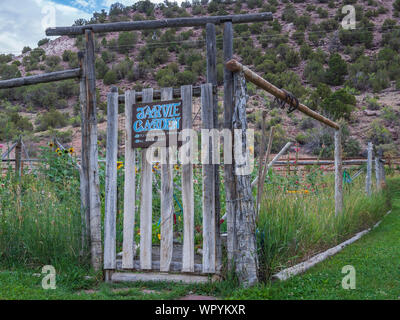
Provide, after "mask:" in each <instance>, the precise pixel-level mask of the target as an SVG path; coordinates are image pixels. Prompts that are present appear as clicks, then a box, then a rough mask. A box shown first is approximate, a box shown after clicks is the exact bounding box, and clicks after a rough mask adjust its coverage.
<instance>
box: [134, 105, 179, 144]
mask: <svg viewBox="0 0 400 320" xmlns="http://www.w3.org/2000/svg"><path fill="white" fill-rule="evenodd" d="M132 130H133V136H132V137H133V139H132V147H133V148H149V147H151V145H153V144H154V142H156V141H162V140H165V146H168V145H169V143H170V141H171V139H170V136H172V135H175V140H176V136H177V133H178V132H180V131H182V100H171V101H162V102H152V103H142V104H137V105H134V106H133V124H132ZM157 131H158V133H157ZM160 131H163V132H164V134H165V138H164V139H161V140H160V135H159V132H160ZM171 143H172V142H171Z"/></svg>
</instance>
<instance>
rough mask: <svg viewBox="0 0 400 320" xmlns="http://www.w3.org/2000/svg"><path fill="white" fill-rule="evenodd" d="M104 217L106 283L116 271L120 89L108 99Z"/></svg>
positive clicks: (115, 88) (113, 88)
mask: <svg viewBox="0 0 400 320" xmlns="http://www.w3.org/2000/svg"><path fill="white" fill-rule="evenodd" d="M106 158H107V159H106V182H105V184H106V185H105V188H106V189H105V197H106V199H105V215H104V270H105V276H106V281H110V280H111V275H112V272H113V271H115V269H116V250H117V248H116V219H117V179H118V172H117V161H118V89H117V87H112V88H111V93H109V94H108V97H107V153H106Z"/></svg>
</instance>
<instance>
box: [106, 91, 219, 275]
mask: <svg viewBox="0 0 400 320" xmlns="http://www.w3.org/2000/svg"><path fill="white" fill-rule="evenodd" d="M194 95H197V96H201V119H202V126H201V129H212V128H213V105H214V102H213V95H214V93H213V86H212V84H204V85H201V86H200V87H196V88H193V87H192V86H190V85H189V86H183V87H181V88H180V90H179V89H172V88H163V89H161V90H160V91H154V90H153V89H144V90H143V92H135V91H128V92H126V93H125V96H124V97H123V96H122V97H121V96H120V97H118V93H117V90H116V88H114V89H113V91H112V92H111V93H110V94H109V95H108V129H107V168H106V201H105V227H104V269H105V270H106V278H107V280H109V281H110V280H113V281H118V280H121V279H123V280H124V281H125V280H129V279H128V278H129V277H127V273H114V272H115V270H119V271H125V272H126V271H147V272H148V271H153V272H154V271H157V272H162V273H170V272H171V273H173V272H174V273H177V272H178V273H191V274H198V275H200V274H202V275H210V274H215V273H217V272H218V270H219V266H218V265H217V257H216V252H217V245H216V244H217V243H219V241H217V237H219V234H217V232H216V230H217V228H216V217H215V194H214V192H215V187H214V184H215V182H214V180H215V171H214V170H215V165H213V164H205V165H202V166H201V170H202V182H200V183H202V230H197V232H199V231H200V232H201V233H202V236H203V242H202V255H199V254H198V252H195V232H196V230H195V222H194V219H195V199H194V197H195V193H194V186H195V183H197V182H195V181H194V175H193V163H190V164H183V165H182V166H181V170H180V171H178V173H176V170H174V165H173V164H172V163H168V164H162V165H161V167H160V168H159V169H160V171H158V170H159V169H158V168H156V169H154V164H151V163H149V162H148V161H147V160H146V152H147V149H141V150H139V149H133V148H132V139H134V137H133V136H132V135H133V133H132V132H133V130H132V125H133V105H135V104H137V103H139V102H140V100H141V102H142V103H151V102H154V101H157V100H159V101H169V100H172V99H173V98H180V99H181V100H182V117H183V122H182V129H193V116H194V112H193V96H194ZM118 99H119V100H120V101H121V100H124V101H125V138H126V139H125V166H124V168H125V182H124V183H125V186H124V210H123V211H124V217H123V250H122V257H121V256H120V255H117V254H116V208H117V205H116V202H117V152H118V142H117V141H118ZM191 139H193V138H191V137H187V139H186V141H183V145H182V147H183V146H185V145H186V144H187V143H193V141H191ZM210 143H212V142H210ZM182 147H181V148H182ZM210 150H212V149H210ZM178 159H179V157H178ZM138 172H140V181H136V180H137V179H136V174H137V173H138ZM155 174H157V176H160V177H161V187H160V188H159V190H160V191H161V196H160V198H161V200H160V209H159V212H155V209H154V206H153V192H154V183H155V181H154V180H155V179H154V175H155ZM174 174H175V175H176V174H180V175H181V177H180V182H181V186H179V185H178V184H179V183H176V184H175V183H174ZM179 189H181V190H179ZM137 190H138V191H139V192H137ZM174 190H179V191H180V192H179V193H180V194H181V196H180V199H177V197H176V196H175V195H174ZM137 194H138V197H139V199H136V197H137ZM136 200H138V201H136ZM176 201H178V202H180V203H181V204H182V205H181V207H182V216H181V219H180V220H182V223H183V230H180V231H182V238H183V240H181V241H178V239H176V236H174V235H175V234H176V233H175V232H174V231H177V230H174V222H175V219H174V202H176ZM137 203H139V206H138V207H139V208H136V204H137ZM137 211H138V212H137ZM139 213H140V214H139ZM136 215H138V216H140V218H139V221H135V216H136ZM158 215H159V216H160V221H159V225H160V234H159V235H160V237H159V239H160V245H159V246H158V245H155V244H154V243H153V236H154V234H153V225H154V224H157V221H155V219H154V218H155V217H156V216H158ZM137 224H139V226H140V241H139V243H137V244H136V243H135V236H136V234H137V231H135V230H137V226H136V229H135V225H137ZM197 229H199V228H197ZM137 252H139V254H137ZM131 276H134V274H131ZM134 279H139V280H141V279H142V278H137V274H136V275H135V277H134ZM157 279H158V278H157ZM180 280H181V279H180ZM197 280H199V279H197ZM121 281H122V280H121Z"/></svg>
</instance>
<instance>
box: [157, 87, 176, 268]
mask: <svg viewBox="0 0 400 320" xmlns="http://www.w3.org/2000/svg"><path fill="white" fill-rule="evenodd" d="M172 99H173V89H172V88H163V89H161V101H167V100H172ZM162 152H163V153H164V152H165V155H164V157H165V161H166V162H165V164H162V166H161V248H160V271H161V272H168V271H170V266H171V261H172V251H173V246H174V230H173V228H174V225H173V221H174V219H173V215H174V202H173V201H174V199H173V197H174V194H173V192H174V190H173V167H172V164H170V161H169V152H168V149H167V148H164V150H162ZM164 157H163V158H164Z"/></svg>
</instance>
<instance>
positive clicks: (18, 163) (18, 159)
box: [15, 137, 22, 178]
mask: <svg viewBox="0 0 400 320" xmlns="http://www.w3.org/2000/svg"><path fill="white" fill-rule="evenodd" d="M21 168H22V140H21V137H19V138H18V142H17V145H16V146H15V175H16V176H17V177H18V178H20V177H21Z"/></svg>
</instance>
